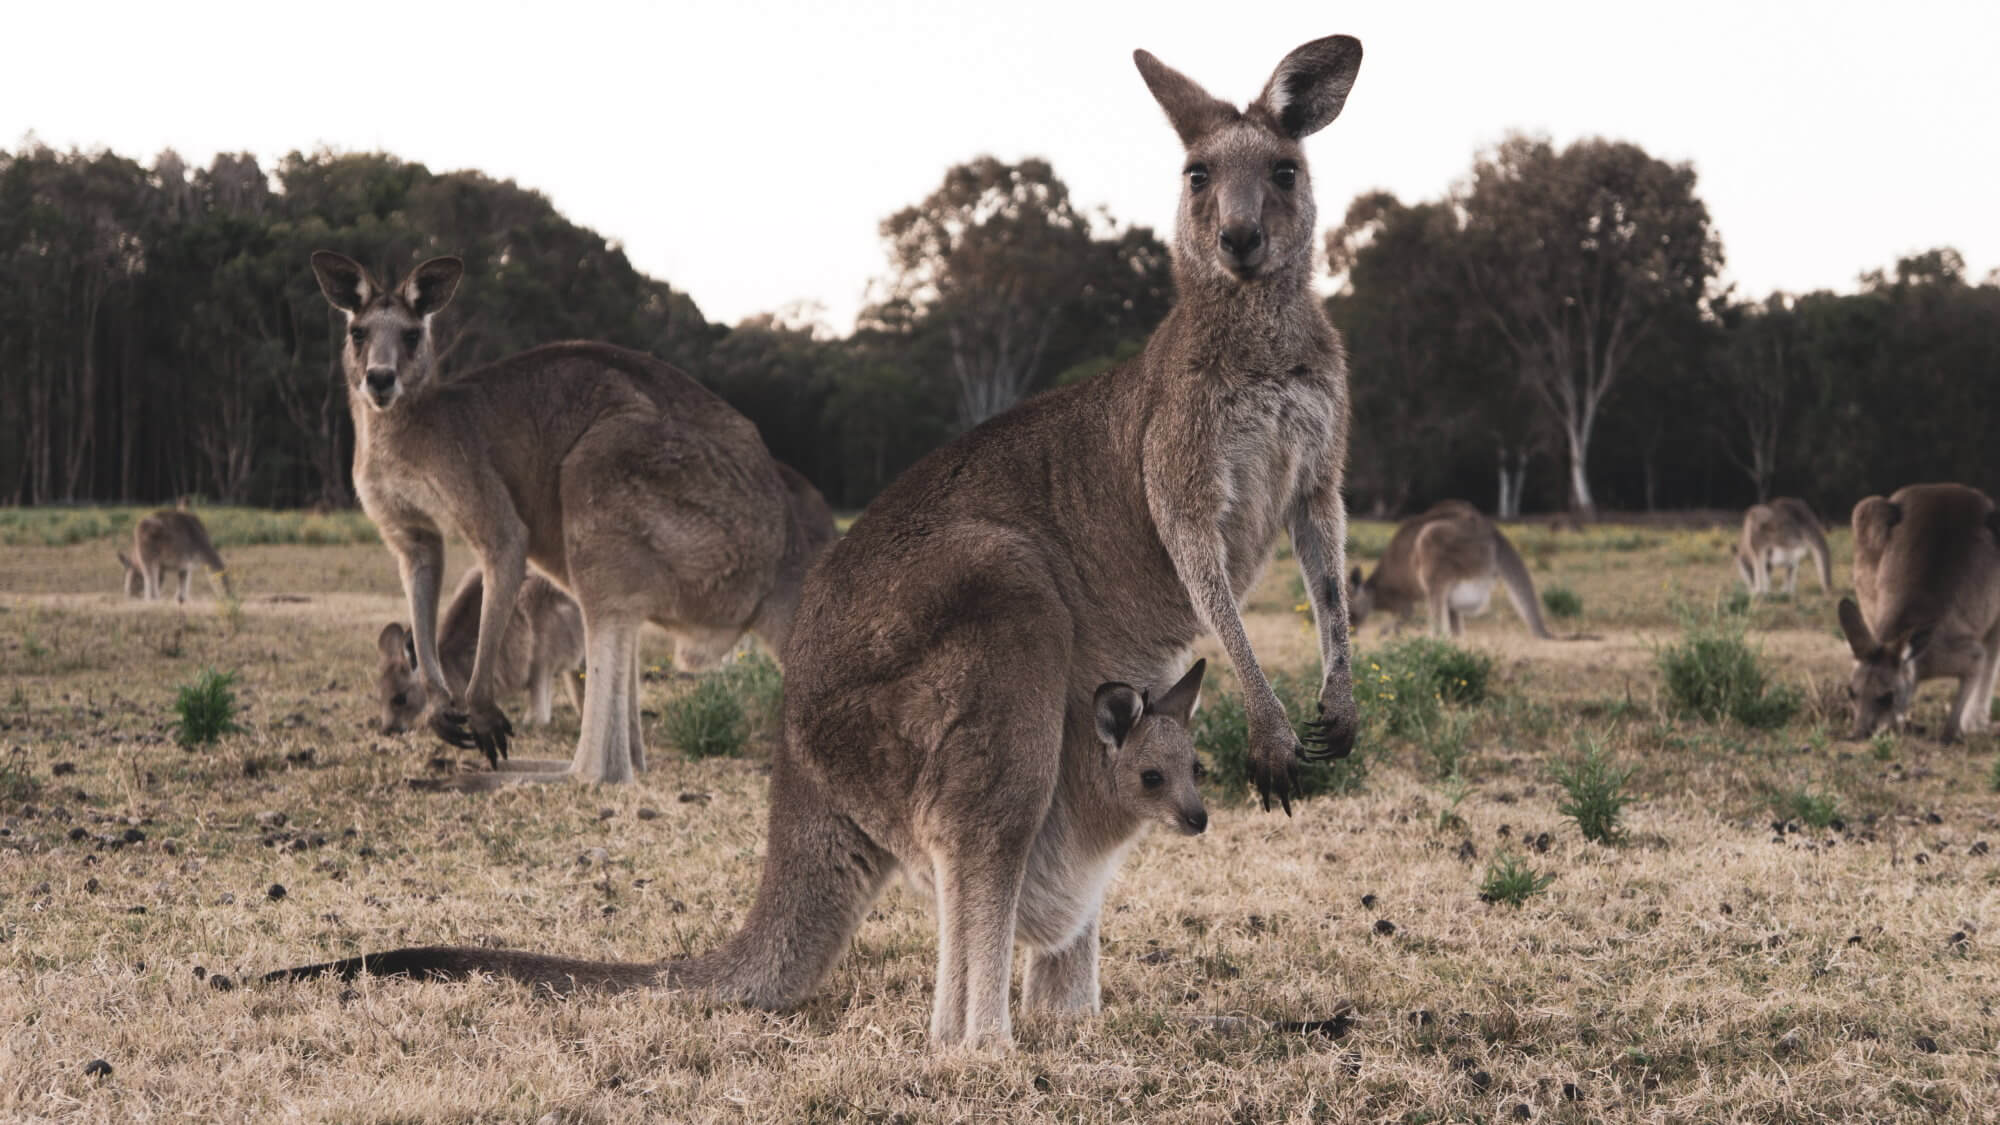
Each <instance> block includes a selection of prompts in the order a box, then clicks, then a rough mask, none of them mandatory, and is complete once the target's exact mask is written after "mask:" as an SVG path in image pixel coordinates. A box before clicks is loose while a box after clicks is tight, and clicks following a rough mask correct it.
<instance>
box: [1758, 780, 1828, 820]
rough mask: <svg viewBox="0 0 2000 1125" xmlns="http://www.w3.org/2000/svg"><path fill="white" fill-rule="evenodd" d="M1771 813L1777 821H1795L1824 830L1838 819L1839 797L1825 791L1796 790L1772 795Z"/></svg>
mask: <svg viewBox="0 0 2000 1125" xmlns="http://www.w3.org/2000/svg"><path fill="white" fill-rule="evenodd" d="M1771 811H1772V812H1773V813H1776V814H1777V817H1778V819H1779V820H1796V821H1798V822H1799V823H1800V824H1803V825H1806V826H1807V827H1809V828H1825V827H1827V826H1829V825H1831V824H1832V823H1833V822H1834V821H1836V820H1839V819H1840V797H1839V796H1838V795H1837V794H1834V793H1831V792H1828V791H1827V790H1825V789H1819V790H1814V789H1809V788H1804V787H1801V788H1798V789H1790V790H1786V791H1785V792H1782V793H1776V794H1773V795H1772V797H1771Z"/></svg>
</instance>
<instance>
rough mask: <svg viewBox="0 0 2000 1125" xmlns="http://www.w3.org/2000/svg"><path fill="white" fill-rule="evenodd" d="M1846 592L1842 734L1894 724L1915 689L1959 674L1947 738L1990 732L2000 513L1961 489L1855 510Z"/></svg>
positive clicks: (1998, 651)
mask: <svg viewBox="0 0 2000 1125" xmlns="http://www.w3.org/2000/svg"><path fill="white" fill-rule="evenodd" d="M1853 523H1854V592H1855V594H1856V596H1858V597H1859V598H1860V599H1861V601H1860V604H1859V605H1857V604H1855V601H1854V599H1853V598H1842V599H1840V628H1841V632H1843V633H1845V634H1846V635H1847V644H1848V648H1849V649H1850V650H1851V651H1852V652H1853V653H1854V672H1853V675H1852V676H1851V677H1850V678H1849V681H1848V686H1847V698H1848V705H1849V710H1850V713H1851V715H1852V717H1853V720H1854V725H1853V729H1852V731H1851V732H1850V734H1849V737H1851V738H1856V739H1861V738H1867V737H1868V736H1869V735H1871V734H1873V733H1874V732H1875V730H1876V729H1877V728H1878V727H1880V726H1882V725H1883V724H1884V723H1885V722H1887V723H1893V724H1895V725H1896V726H1901V725H1902V724H1903V722H1904V721H1905V720H1906V719H1907V718H1908V716H1909V710H1910V702H1911V700H1912V699H1913V698H1914V697H1915V696H1916V693H1917V684H1918V683H1919V682H1920V681H1923V680H1929V679H1936V678H1938V677H1943V676H1956V677H1957V678H1958V699H1957V700H1956V701H1955V702H1954V703H1953V704H1952V708H1951V717H1950V718H1949V719H1948V720H1946V722H1945V728H1944V737H1945V740H1946V741H1951V740H1953V739H1956V738H1957V737H1958V736H1959V735H1961V734H1975V733H1979V732H1981V731H1985V730H1989V729H1991V727H1992V723H1991V721H1990V719H1989V718H1988V716H1989V713H1990V712H1991V709H1992V706H1993V681H1994V679H1995V677H1996V676H2000V545H1997V544H2000V512H1996V511H1995V509H1994V505H1993V501H1992V500H1990V499H1988V498H1987V496H1986V494H1985V493H1983V492H1981V491H1979V490H1978V489H1975V488H1967V487H1965V486H1964V485H1962V484H1913V485H1910V486H1908V487H1907V488H1899V489H1897V490H1896V491H1895V492H1894V493H1892V494H1891V495H1890V497H1889V498H1888V499H1887V500H1884V499H1882V498H1881V497H1880V496H1870V497H1868V498H1867V499H1866V500H1863V501H1861V502H1860V503H1859V504H1856V505H1855V506H1854V515H1853Z"/></svg>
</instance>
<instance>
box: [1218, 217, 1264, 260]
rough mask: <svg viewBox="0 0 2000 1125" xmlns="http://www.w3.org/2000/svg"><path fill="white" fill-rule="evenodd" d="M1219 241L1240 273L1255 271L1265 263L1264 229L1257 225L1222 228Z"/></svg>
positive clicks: (1233, 225)
mask: <svg viewBox="0 0 2000 1125" xmlns="http://www.w3.org/2000/svg"><path fill="white" fill-rule="evenodd" d="M1219 241H1220V243H1221V245H1222V252H1223V253H1224V254H1225V255H1227V256H1228V257H1229V259H1230V263H1231V264H1232V265H1233V266H1234V267H1235V269H1236V270H1237V271H1238V272H1249V271H1251V270H1255V269H1256V268H1257V267H1258V265H1260V264H1261V263H1262V262H1263V261H1264V253H1263V251H1264V228H1262V227H1260V226H1258V225H1257V224H1256V223H1231V224H1229V225H1228V226H1226V227H1223V228H1222V234H1221V235H1220V236H1219Z"/></svg>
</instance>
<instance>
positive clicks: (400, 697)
mask: <svg viewBox="0 0 2000 1125" xmlns="http://www.w3.org/2000/svg"><path fill="white" fill-rule="evenodd" d="M409 702H410V696H409V693H408V692H402V691H399V692H397V693H396V694H394V695H392V696H390V697H389V706H391V707H405V706H408V705H409Z"/></svg>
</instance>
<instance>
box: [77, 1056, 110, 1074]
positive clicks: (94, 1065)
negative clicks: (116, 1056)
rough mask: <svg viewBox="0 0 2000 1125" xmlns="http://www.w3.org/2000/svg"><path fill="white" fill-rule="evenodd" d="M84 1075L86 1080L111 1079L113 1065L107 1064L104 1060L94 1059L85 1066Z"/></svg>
mask: <svg viewBox="0 0 2000 1125" xmlns="http://www.w3.org/2000/svg"><path fill="white" fill-rule="evenodd" d="M83 1074H84V1077H86V1078H109V1077H111V1064H110V1063H108V1062H105V1061H104V1060H103V1059H92V1060H90V1061H89V1062H87V1063H84V1064H83Z"/></svg>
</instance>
